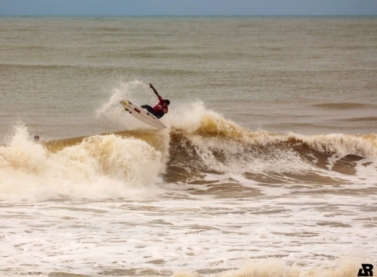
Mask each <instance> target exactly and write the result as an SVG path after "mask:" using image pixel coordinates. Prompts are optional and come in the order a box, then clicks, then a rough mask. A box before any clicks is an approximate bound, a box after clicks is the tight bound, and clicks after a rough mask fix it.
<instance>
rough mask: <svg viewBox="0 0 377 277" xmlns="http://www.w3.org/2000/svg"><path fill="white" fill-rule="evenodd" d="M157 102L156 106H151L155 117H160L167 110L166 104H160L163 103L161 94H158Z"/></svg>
mask: <svg viewBox="0 0 377 277" xmlns="http://www.w3.org/2000/svg"><path fill="white" fill-rule="evenodd" d="M158 100H159V102H158V103H157V105H156V106H154V107H153V111H154V113H153V114H154V115H155V116H156V117H157V118H161V117H162V116H163V115H164V114H166V113H167V112H168V111H169V110H168V106H166V107H164V106H163V105H162V104H163V103H164V99H162V97H161V96H158Z"/></svg>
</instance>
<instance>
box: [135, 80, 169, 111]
mask: <svg viewBox="0 0 377 277" xmlns="http://www.w3.org/2000/svg"><path fill="white" fill-rule="evenodd" d="M149 87H150V88H151V89H153V92H154V93H155V94H156V96H157V98H158V100H159V102H158V103H157V105H156V106H154V107H153V108H152V107H151V106H149V105H143V106H141V107H142V108H143V109H146V110H147V111H148V112H150V113H151V114H153V115H154V116H155V117H157V118H161V117H163V116H164V114H166V113H168V111H169V109H168V106H169V105H170V101H169V100H168V99H163V98H162V97H161V96H160V95H159V94H158V92H157V90H156V89H155V88H154V86H153V85H152V84H149Z"/></svg>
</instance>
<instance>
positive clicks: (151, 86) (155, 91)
mask: <svg viewBox="0 0 377 277" xmlns="http://www.w3.org/2000/svg"><path fill="white" fill-rule="evenodd" d="M149 87H150V88H151V89H153V92H154V93H155V94H156V95H157V97H158V98H160V97H161V96H160V95H159V94H158V92H157V90H156V89H155V88H154V86H153V85H152V84H151V83H149Z"/></svg>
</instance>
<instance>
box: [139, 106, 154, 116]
mask: <svg viewBox="0 0 377 277" xmlns="http://www.w3.org/2000/svg"><path fill="white" fill-rule="evenodd" d="M141 107H142V108H143V109H145V110H147V111H148V112H150V113H151V114H153V115H154V110H153V108H152V107H151V106H149V105H143V106H141Z"/></svg>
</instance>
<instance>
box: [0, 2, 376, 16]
mask: <svg viewBox="0 0 377 277" xmlns="http://www.w3.org/2000/svg"><path fill="white" fill-rule="evenodd" d="M0 15H6V16H37V15H41V16H49V15H52V16H55V15H62V16H149V15H152V16H153V15H154V16H164V15H173V16H174V15H177V16H182V15H189V16H203V15H204V16H205V15H210V16H222V15H225V16H227V15H228V16H232V15H241V16H242V15H243V16H245V15H246V16H247V15H251V16H253V15H255V16H276V15H282V16H289V15H303V16H305V15H314V16H320V15H339V16H341V15H346V16H348V15H377V0H0Z"/></svg>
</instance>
